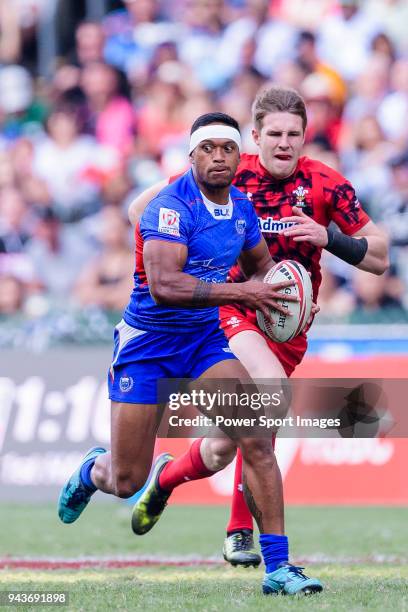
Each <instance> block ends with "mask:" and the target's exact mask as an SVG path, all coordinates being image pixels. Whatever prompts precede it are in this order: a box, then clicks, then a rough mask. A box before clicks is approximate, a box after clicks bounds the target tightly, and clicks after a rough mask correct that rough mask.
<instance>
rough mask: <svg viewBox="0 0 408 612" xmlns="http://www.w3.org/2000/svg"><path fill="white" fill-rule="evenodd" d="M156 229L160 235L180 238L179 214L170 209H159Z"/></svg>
mask: <svg viewBox="0 0 408 612" xmlns="http://www.w3.org/2000/svg"><path fill="white" fill-rule="evenodd" d="M158 229H159V232H161V233H162V234H170V236H180V213H178V212H177V211H176V210H172V209H171V208H160V212H159V228H158Z"/></svg>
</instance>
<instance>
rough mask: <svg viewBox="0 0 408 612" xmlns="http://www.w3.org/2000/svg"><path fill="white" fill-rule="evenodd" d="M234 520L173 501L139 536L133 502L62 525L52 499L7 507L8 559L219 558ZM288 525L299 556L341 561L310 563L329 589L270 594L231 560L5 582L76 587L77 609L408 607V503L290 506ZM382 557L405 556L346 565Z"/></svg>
mask: <svg viewBox="0 0 408 612" xmlns="http://www.w3.org/2000/svg"><path fill="white" fill-rule="evenodd" d="M226 517H227V509H226V508H219V507H174V506H173V507H170V508H168V509H167V510H166V513H165V515H164V516H163V518H162V520H161V521H160V523H159V524H158V525H157V527H155V529H154V530H153V531H152V532H151V533H150V534H147V535H146V536H144V537H141V538H138V537H135V536H133V535H132V533H131V532H130V527H129V519H130V509H129V507H127V506H125V505H124V504H102V503H93V504H91V505H90V507H89V509H87V511H86V513H85V514H84V515H83V517H81V519H80V520H79V521H78V522H77V523H75V524H73V525H70V526H67V525H62V524H60V523H59V521H58V519H57V516H56V512H55V508H54V507H51V506H49V505H47V506H46V505H44V506H27V505H26V506H19V505H9V504H7V505H6V504H2V505H1V506H0V524H1V525H2V527H3V529H2V533H1V538H0V557H2V556H5V555H11V556H15V557H17V556H32V557H34V556H44V557H45V556H58V557H60V556H61V557H62V556H66V557H78V556H83V555H92V556H99V555H104V556H108V555H138V554H143V555H147V554H148V555H155V556H158V557H159V556H160V555H165V556H167V557H168V556H180V555H202V556H209V555H211V556H212V555H216V556H217V557H219V556H220V554H221V546H222V540H223V537H224V526H225V521H226ZM287 531H288V533H289V535H290V541H291V550H292V557H293V559H296V557H308V556H311V555H316V554H318V553H320V554H325V555H330V556H331V557H333V558H334V559H336V558H338V559H339V563H337V564H336V563H333V564H330V565H325V564H320V565H313V566H311V565H310V566H309V567H308V572H309V574H312V575H315V576H317V577H319V578H320V579H321V580H322V581H323V582H324V583H325V586H326V590H325V591H324V593H323V594H321V595H318V596H313V597H310V598H294V599H293V598H283V597H278V598H270V597H263V596H262V595H261V594H260V581H261V579H262V570H261V569H260V570H253V569H251V570H244V569H235V570H234V569H232V568H230V567H227V566H225V567H224V566H220V567H208V568H205V567H204V568H201V567H199V568H197V567H191V568H188V567H187V568H174V567H157V568H156V567H154V568H152V567H150V568H148V567H146V568H135V569H124V570H77V571H50V572H44V571H30V572H29V571H26V570H24V571H23V570H21V571H20V570H14V571H9V570H2V571H0V589H2V590H7V589H28V590H44V591H47V590H52V591H56V590H64V591H68V592H69V594H70V604H69V606H68V608H69V609H70V610H101V611H105V610H108V609H109V610H138V609H145V610H147V611H149V612H150V611H154V612H155V611H156V610H160V611H163V610H194V611H196V610H199V611H201V610H203V611H204V610H205V611H217V612H218V611H224V610H225V611H228V612H231V611H232V610H256V611H258V610H260V611H262V610H271V609H273V610H274V611H275V610H277V611H279V610H292V609H296V610H328V611H329V612H331V611H337V610H339V611H341V610H344V611H346V610H347V611H353V612H354V611H363V610H364V611H367V612H371V610H395V611H397V610H398V611H408V587H407V585H408V564H407V563H406V560H407V559H408V553H407V548H406V538H405V537H404V536H403V534H404V533H405V531H406V509H403V508H289V509H288V511H287ZM374 554H376V555H380V554H381V555H385V556H387V557H388V556H393V555H395V556H397V557H399V558H400V559H401V562H397V563H395V564H392V563H384V564H378V563H377V564H370V562H369V560H367V561H365V562H364V563H361V564H357V565H352V564H350V565H349V564H347V563H344V558H345V557H358V558H364V557H368V556H371V555H374ZM404 560H405V562H404ZM3 609H5V610H6V609H7V608H3ZM10 609H11V608H10ZM13 609H14V610H15V608H13ZM24 609H26V610H28V609H30V608H27V607H25V608H24ZM32 609H34V608H32ZM35 609H37V610H39V609H40V608H39V607H37V608H35ZM62 609H64V608H62ZM65 609H66V608H65Z"/></svg>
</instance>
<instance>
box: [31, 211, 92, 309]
mask: <svg viewBox="0 0 408 612" xmlns="http://www.w3.org/2000/svg"><path fill="white" fill-rule="evenodd" d="M35 212H36V220H35V225H34V227H33V239H32V240H30V242H29V243H28V245H27V246H26V249H25V251H26V253H27V254H28V256H29V258H30V260H31V261H32V264H33V267H34V275H35V279H36V280H37V282H38V284H39V286H40V287H41V290H42V292H43V293H44V295H45V297H46V298H47V300H48V302H49V304H50V305H52V306H56V305H61V304H64V305H66V304H67V303H69V302H70V299H72V297H71V296H72V290H73V287H74V285H75V283H76V282H77V279H78V276H79V273H80V272H81V270H82V269H83V267H84V265H86V263H87V261H88V260H89V259H90V258H91V257H92V255H94V254H95V248H94V246H93V244H92V243H90V241H89V239H88V237H87V236H86V234H85V232H84V231H83V230H82V229H81V228H80V227H76V228H75V229H73V228H71V227H69V226H64V225H63V224H62V223H61V222H60V220H59V219H58V217H57V216H56V215H55V213H54V212H53V210H52V209H51V208H38V209H36V211H35Z"/></svg>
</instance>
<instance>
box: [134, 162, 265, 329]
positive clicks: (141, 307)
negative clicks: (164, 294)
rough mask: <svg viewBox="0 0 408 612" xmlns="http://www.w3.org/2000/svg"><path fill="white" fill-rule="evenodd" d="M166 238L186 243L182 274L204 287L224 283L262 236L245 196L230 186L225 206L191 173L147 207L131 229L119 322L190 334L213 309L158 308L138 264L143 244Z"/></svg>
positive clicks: (206, 320)
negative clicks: (130, 266)
mask: <svg viewBox="0 0 408 612" xmlns="http://www.w3.org/2000/svg"><path fill="white" fill-rule="evenodd" d="M147 240H165V241H169V242H178V243H181V244H185V245H186V246H187V248H188V255H187V260H186V263H185V266H184V268H183V272H185V273H186V274H191V276H194V277H195V278H198V279H200V280H202V281H204V282H206V283H225V282H226V278H227V274H228V271H229V269H230V268H231V266H232V265H233V264H234V263H235V262H236V260H237V259H238V257H239V255H240V253H241V251H242V250H248V249H252V248H253V247H255V246H256V245H257V244H258V243H259V242H260V240H261V232H260V230H259V227H258V220H257V217H256V214H255V212H254V208H253V206H252V204H251V202H250V201H249V200H248V198H247V197H246V196H245V195H244V194H243V193H242V192H241V191H239V190H238V189H236V188H235V187H231V191H230V200H229V203H228V204H226V205H218V204H214V203H213V202H210V201H209V200H207V199H206V198H205V197H204V196H203V194H202V193H201V192H200V190H199V188H198V186H197V184H196V182H195V180H194V176H193V173H192V171H191V170H189V171H188V172H186V173H185V174H183V176H181V177H180V178H179V179H177V180H176V181H175V182H174V183H171V184H170V185H168V186H167V187H165V188H164V189H163V190H162V191H161V192H160V193H159V194H158V195H157V196H156V197H155V198H154V199H153V200H152V201H151V202H150V203H149V204H148V205H147V207H146V209H145V211H144V213H143V215H142V218H141V220H140V225H139V226H138V228H137V230H136V271H135V275H134V279H135V284H134V289H133V292H132V295H131V298H130V302H129V304H128V306H127V308H126V311H125V314H124V319H125V321H126V323H128V324H129V325H131V326H132V327H136V328H138V329H142V330H151V331H163V332H174V333H180V332H185V333H189V332H191V330H196V329H197V326H199V325H203V326H204V325H207V324H208V323H210V322H211V321H217V320H218V307H214V306H212V307H208V308H181V307H170V306H164V305H158V304H156V303H155V301H154V300H153V298H152V296H151V295H150V291H149V285H148V282H147V278H146V272H145V269H144V265H143V244H144V242H145V241H147Z"/></svg>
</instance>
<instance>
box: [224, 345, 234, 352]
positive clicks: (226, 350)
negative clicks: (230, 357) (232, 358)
mask: <svg viewBox="0 0 408 612" xmlns="http://www.w3.org/2000/svg"><path fill="white" fill-rule="evenodd" d="M222 350H223V351H224V353H232V351H231V349H230V348H229V346H224V347H223V349H222Z"/></svg>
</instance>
